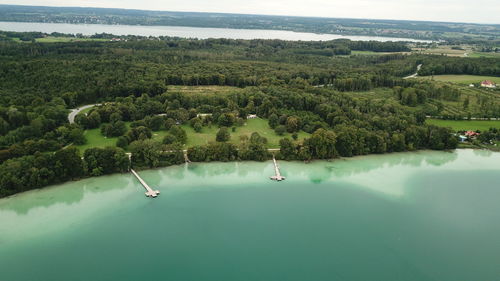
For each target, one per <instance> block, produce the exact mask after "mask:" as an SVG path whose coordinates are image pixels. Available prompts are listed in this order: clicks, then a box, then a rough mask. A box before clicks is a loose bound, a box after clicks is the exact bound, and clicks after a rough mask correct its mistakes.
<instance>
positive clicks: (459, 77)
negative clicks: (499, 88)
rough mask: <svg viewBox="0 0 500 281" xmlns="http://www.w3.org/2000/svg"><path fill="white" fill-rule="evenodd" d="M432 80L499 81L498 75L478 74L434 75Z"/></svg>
mask: <svg viewBox="0 0 500 281" xmlns="http://www.w3.org/2000/svg"><path fill="white" fill-rule="evenodd" d="M419 78H420V79H432V76H420V77H419ZM434 80H436V81H444V82H455V83H462V84H471V83H480V82H482V81H484V80H491V81H493V82H495V83H500V77H494V76H479V75H434Z"/></svg>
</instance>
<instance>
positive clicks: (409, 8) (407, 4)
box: [0, 0, 500, 24]
mask: <svg viewBox="0 0 500 281" xmlns="http://www.w3.org/2000/svg"><path fill="white" fill-rule="evenodd" d="M0 4H16V5H39V6H76V7H103V8H124V9H141V10H163V11H189V12H220V13H241V14H263V15H290V16H313V17H333V18H367V19H399V20H429V21H451V22H471V23H490V24H491V23H494V24H500V1H499V0H475V1H470V0H0Z"/></svg>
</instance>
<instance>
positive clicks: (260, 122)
mask: <svg viewBox="0 0 500 281" xmlns="http://www.w3.org/2000/svg"><path fill="white" fill-rule="evenodd" d="M182 128H183V129H184V130H186V132H187V135H188V142H187V146H188V147H191V146H195V145H203V144H207V143H209V142H214V141H215V134H216V133H217V131H218V130H219V128H218V127H217V126H212V127H211V128H208V127H203V130H202V131H201V132H200V133H196V132H195V131H194V129H193V128H192V127H191V126H187V125H184V126H182ZM229 132H230V134H231V139H230V140H229V142H230V143H234V144H239V143H240V136H247V137H250V135H251V134H252V133H253V132H258V133H259V134H260V135H261V136H263V137H266V138H267V146H268V147H269V148H279V141H280V139H282V138H285V137H288V138H290V139H291V137H292V136H291V134H289V133H286V134H284V135H283V136H278V135H277V134H276V133H275V132H274V130H272V129H271V128H270V127H269V125H268V124H267V120H265V119H260V118H256V119H249V120H247V122H246V124H245V125H244V126H242V127H236V131H235V132H232V130H231V128H229ZM298 136H299V138H298V140H300V141H301V140H303V139H304V138H306V137H308V136H309V134H308V133H305V132H299V133H298Z"/></svg>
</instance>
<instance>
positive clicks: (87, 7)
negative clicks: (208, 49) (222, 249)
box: [0, 3, 500, 26]
mask: <svg viewBox="0 0 500 281" xmlns="http://www.w3.org/2000/svg"><path fill="white" fill-rule="evenodd" d="M0 6H21V7H47V8H78V9H115V10H129V11H143V12H170V13H198V14H222V15H242V16H268V17H294V18H316V19H351V20H376V21H406V22H428V23H459V24H476V25H494V26H500V23H486V22H482V23H480V22H460V21H440V20H411V19H388V18H356V17H323V16H297V15H280V14H251V13H250V14H247V13H231V12H200V11H180V10H177V11H172V10H150V9H137V8H116V7H95V6H52V5H25V4H2V3H0Z"/></svg>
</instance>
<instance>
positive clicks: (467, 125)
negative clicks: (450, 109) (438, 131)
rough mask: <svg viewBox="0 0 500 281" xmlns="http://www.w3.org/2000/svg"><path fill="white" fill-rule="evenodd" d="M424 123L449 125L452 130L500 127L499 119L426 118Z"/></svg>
mask: <svg viewBox="0 0 500 281" xmlns="http://www.w3.org/2000/svg"><path fill="white" fill-rule="evenodd" d="M426 123H427V124H432V125H436V126H441V127H450V128H452V129H453V130H454V131H466V130H473V131H475V130H480V131H486V130H488V129H489V128H498V129H500V121H480V120H471V121H469V120H442V119H427V120H426Z"/></svg>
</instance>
